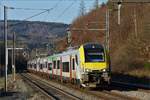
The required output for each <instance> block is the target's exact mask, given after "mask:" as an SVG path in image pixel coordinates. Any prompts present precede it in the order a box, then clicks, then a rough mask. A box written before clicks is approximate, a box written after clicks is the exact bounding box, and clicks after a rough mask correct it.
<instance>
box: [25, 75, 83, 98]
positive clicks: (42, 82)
mask: <svg viewBox="0 0 150 100" xmlns="http://www.w3.org/2000/svg"><path fill="white" fill-rule="evenodd" d="M26 77H27V78H30V79H32V81H35V82H36V83H37V84H40V85H41V86H45V87H47V88H51V89H53V90H56V91H57V92H59V94H63V95H65V97H69V98H71V99H73V100H81V98H79V97H77V96H75V95H73V94H71V93H69V92H66V91H64V90H62V89H60V88H57V87H55V86H53V85H50V84H48V83H47V82H45V81H42V80H39V79H37V78H36V79H34V78H33V77H32V76H30V75H26ZM55 98H56V99H57V100H58V99H61V98H59V97H57V96H55Z"/></svg>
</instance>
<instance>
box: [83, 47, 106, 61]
mask: <svg viewBox="0 0 150 100" xmlns="http://www.w3.org/2000/svg"><path fill="white" fill-rule="evenodd" d="M84 51H85V62H102V61H104V50H103V49H102V48H94V49H92V48H88V49H84Z"/></svg>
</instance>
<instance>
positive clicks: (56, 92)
mask: <svg viewBox="0 0 150 100" xmlns="http://www.w3.org/2000/svg"><path fill="white" fill-rule="evenodd" d="M21 76H22V77H23V79H24V80H25V81H27V82H28V83H29V84H30V85H34V87H36V88H38V89H39V90H40V92H42V93H43V94H44V95H46V96H47V97H48V98H49V99H50V100H81V99H80V98H79V97H76V96H74V95H72V94H71V93H68V92H65V91H63V90H61V89H59V88H56V87H54V86H52V85H50V84H47V83H45V82H43V81H41V80H38V79H35V78H33V77H31V76H30V75H27V74H21Z"/></svg>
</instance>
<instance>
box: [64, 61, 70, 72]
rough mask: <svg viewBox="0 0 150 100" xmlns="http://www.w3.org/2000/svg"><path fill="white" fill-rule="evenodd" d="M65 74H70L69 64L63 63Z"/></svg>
mask: <svg viewBox="0 0 150 100" xmlns="http://www.w3.org/2000/svg"><path fill="white" fill-rule="evenodd" d="M63 72H69V62H63Z"/></svg>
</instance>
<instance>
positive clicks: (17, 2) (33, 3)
mask: <svg viewBox="0 0 150 100" xmlns="http://www.w3.org/2000/svg"><path fill="white" fill-rule="evenodd" d="M94 2H95V0H84V3H85V8H86V12H88V11H89V10H90V9H92V8H93V5H94ZM102 2H107V0H99V4H101V3H102ZM0 3H1V5H6V6H9V7H17V8H34V9H43V8H44V9H49V8H52V7H54V6H55V5H56V4H58V5H57V7H55V8H54V9H53V10H51V11H50V12H49V13H44V14H42V15H40V16H37V17H34V18H32V19H30V20H29V21H46V22H63V23H71V22H72V21H73V20H74V19H75V18H76V17H77V16H78V15H79V8H80V3H81V0H0ZM71 4H72V6H71V7H69V6H70V5H71ZM68 7H69V9H67V10H66V11H65V13H64V14H63V15H61V14H62V13H63V11H64V10H65V9H66V8H68ZM38 12H42V11H35V10H31V11H29V10H27V11H26V10H10V9H9V10H8V19H11V20H12V19H15V20H23V19H25V18H28V17H30V16H32V15H34V14H36V13H38ZM0 19H1V20H3V7H2V6H1V9H0Z"/></svg>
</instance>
